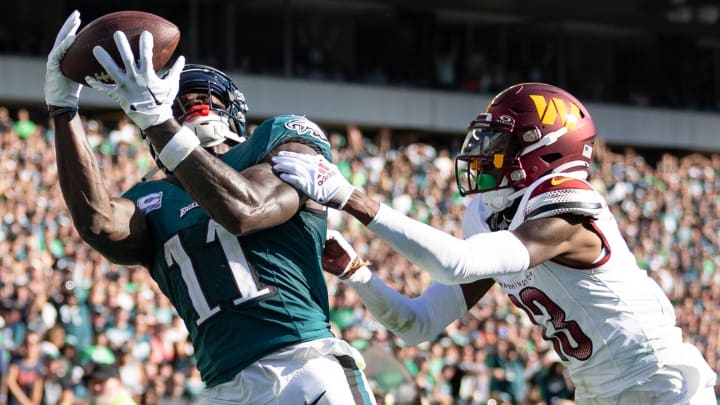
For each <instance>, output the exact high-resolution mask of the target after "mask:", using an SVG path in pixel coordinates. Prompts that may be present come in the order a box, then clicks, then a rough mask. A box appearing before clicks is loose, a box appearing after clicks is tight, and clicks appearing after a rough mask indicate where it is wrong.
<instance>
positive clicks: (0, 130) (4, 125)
mask: <svg viewBox="0 0 720 405" xmlns="http://www.w3.org/2000/svg"><path fill="white" fill-rule="evenodd" d="M14 126H15V122H14V121H13V119H12V118H11V117H10V111H9V110H8V109H7V107H2V106H0V135H2V136H4V135H5V134H7V133H8V132H10V131H11V130H12V129H13V127H14Z"/></svg>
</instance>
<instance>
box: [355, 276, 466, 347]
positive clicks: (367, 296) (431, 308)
mask: <svg viewBox="0 0 720 405" xmlns="http://www.w3.org/2000/svg"><path fill="white" fill-rule="evenodd" d="M359 272H366V273H367V274H364V275H363V274H358V273H359ZM358 273H356V274H355V275H353V276H352V277H351V278H350V279H348V280H346V281H345V283H347V284H349V285H351V286H352V287H353V288H354V289H355V291H356V292H357V293H358V295H359V296H360V299H361V300H362V302H363V304H364V305H365V307H366V308H367V309H368V311H370V313H371V314H372V315H373V316H374V317H375V319H377V320H378V321H379V322H380V323H382V324H383V325H384V326H385V327H386V328H388V330H390V331H391V332H393V333H394V334H396V335H397V336H399V337H400V338H402V339H403V340H404V341H405V342H406V343H408V344H411V345H414V344H418V343H421V342H425V341H428V340H431V339H434V338H435V337H437V336H438V335H439V334H440V333H441V332H442V331H443V330H444V329H445V327H447V326H448V325H449V324H450V323H451V322H453V321H454V320H456V319H458V318H459V317H461V316H462V315H463V314H464V313H465V312H466V311H467V304H466V303H465V299H464V296H463V292H462V290H461V288H460V287H459V286H449V285H443V284H437V283H435V284H433V285H431V286H430V287H429V288H428V289H427V290H425V291H424V292H423V293H422V295H420V296H419V297H416V298H408V297H406V296H404V295H402V294H400V293H399V292H397V291H395V290H394V289H392V288H390V287H389V286H387V285H386V284H385V283H384V282H383V281H382V280H380V279H379V278H378V277H377V276H375V275H374V274H369V273H370V270H368V269H367V268H363V269H361V270H359V271H358Z"/></svg>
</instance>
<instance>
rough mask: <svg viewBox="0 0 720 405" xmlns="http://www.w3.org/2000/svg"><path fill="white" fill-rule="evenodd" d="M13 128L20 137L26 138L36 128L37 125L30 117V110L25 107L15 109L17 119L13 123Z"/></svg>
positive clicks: (33, 132)
mask: <svg viewBox="0 0 720 405" xmlns="http://www.w3.org/2000/svg"><path fill="white" fill-rule="evenodd" d="M13 129H14V130H15V133H16V134H17V136H18V137H19V138H20V139H27V138H29V137H30V136H32V135H33V134H35V130H36V129H37V125H35V123H34V122H33V121H32V120H31V119H30V112H29V111H28V110H27V109H26V108H21V109H19V110H18V111H17V120H16V121H15V123H14V124H13Z"/></svg>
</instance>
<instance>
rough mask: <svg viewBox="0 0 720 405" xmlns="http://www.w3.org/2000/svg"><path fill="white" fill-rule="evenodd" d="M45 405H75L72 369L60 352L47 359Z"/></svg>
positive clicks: (44, 388) (44, 387) (44, 390)
mask: <svg viewBox="0 0 720 405" xmlns="http://www.w3.org/2000/svg"><path fill="white" fill-rule="evenodd" d="M45 359H46V360H45V366H46V367H47V369H46V373H45V380H44V384H43V405H72V404H73V403H75V394H74V390H73V381H72V377H71V372H72V369H71V368H70V366H69V364H68V362H67V361H66V359H65V358H64V357H63V356H62V354H60V352H59V351H58V352H57V353H54V354H48V355H47V356H46V357H45Z"/></svg>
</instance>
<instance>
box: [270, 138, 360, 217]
mask: <svg viewBox="0 0 720 405" xmlns="http://www.w3.org/2000/svg"><path fill="white" fill-rule="evenodd" d="M272 165H273V171H274V172H275V173H276V174H277V175H278V177H280V178H281V179H282V180H283V181H285V182H286V183H289V184H291V185H292V186H294V187H295V188H297V189H298V190H300V191H301V192H303V193H304V194H306V195H307V196H308V197H310V198H312V199H313V200H315V201H317V202H319V203H320V204H323V205H327V206H328V207H332V208H337V209H342V207H344V206H345V204H346V203H347V201H348V200H349V199H350V195H351V194H352V192H353V190H355V187H353V186H352V184H350V182H348V181H347V179H345V177H343V175H342V173H340V170H339V169H338V168H337V166H335V165H334V164H332V163H331V162H328V160H327V159H325V157H324V156H322V155H307V154H303V153H295V152H290V151H280V152H278V154H277V155H276V156H273V158H272Z"/></svg>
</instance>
